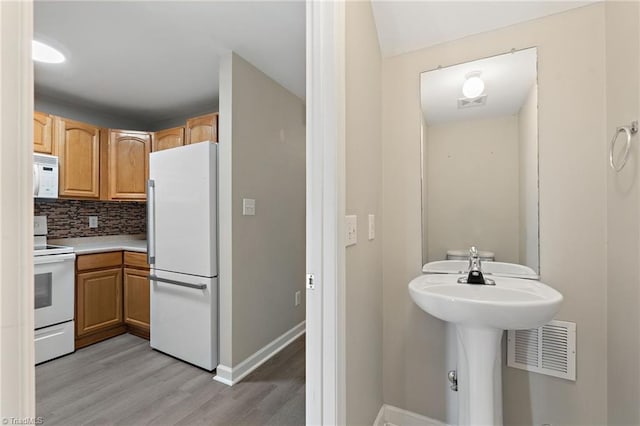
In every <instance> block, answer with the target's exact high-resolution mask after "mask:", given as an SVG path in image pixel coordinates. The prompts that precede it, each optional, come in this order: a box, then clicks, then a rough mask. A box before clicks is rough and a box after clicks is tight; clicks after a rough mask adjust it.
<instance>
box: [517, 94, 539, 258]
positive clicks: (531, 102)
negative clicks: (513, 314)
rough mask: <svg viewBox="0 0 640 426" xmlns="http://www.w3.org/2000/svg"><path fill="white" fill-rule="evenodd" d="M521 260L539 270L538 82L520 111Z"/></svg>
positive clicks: (519, 201) (519, 203) (519, 191)
mask: <svg viewBox="0 0 640 426" xmlns="http://www.w3.org/2000/svg"><path fill="white" fill-rule="evenodd" d="M518 143H519V149H518V163H519V166H518V170H519V171H520V176H519V182H518V187H519V190H518V193H519V196H518V198H519V200H518V205H519V214H520V220H519V228H520V229H519V232H520V238H519V250H518V251H519V259H520V261H519V262H518V263H520V264H523V265H527V266H529V267H530V268H533V270H535V271H537V270H538V264H539V262H538V240H539V238H538V85H537V83H536V84H534V85H533V86H531V90H529V94H528V95H527V99H526V100H525V101H524V104H523V105H522V108H520V112H519V113H518Z"/></svg>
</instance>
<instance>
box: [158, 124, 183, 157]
mask: <svg viewBox="0 0 640 426" xmlns="http://www.w3.org/2000/svg"><path fill="white" fill-rule="evenodd" d="M182 145H184V127H174V128H173V129H166V130H160V131H159V132H155V133H154V134H153V142H152V143H151V149H152V151H162V150H163V149H169V148H175V147H177V146H182Z"/></svg>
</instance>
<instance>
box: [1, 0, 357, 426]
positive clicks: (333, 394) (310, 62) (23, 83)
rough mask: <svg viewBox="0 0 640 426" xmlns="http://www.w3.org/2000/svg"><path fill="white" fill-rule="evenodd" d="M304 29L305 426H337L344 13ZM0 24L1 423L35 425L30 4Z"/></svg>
mask: <svg viewBox="0 0 640 426" xmlns="http://www.w3.org/2000/svg"><path fill="white" fill-rule="evenodd" d="M306 22H307V42H306V43H307V52H306V57H307V112H306V116H307V183H306V185H307V203H306V204H307V225H306V226H307V255H306V256H307V261H306V263H307V272H308V273H310V274H314V275H315V288H314V289H308V290H307V292H306V299H307V314H306V315H307V323H306V324H307V334H306V340H307V350H306V353H307V355H306V367H307V385H306V390H307V392H306V423H307V424H309V425H314V424H318V425H319V424H335V425H338V424H345V413H346V401H345V390H346V385H345V353H344V348H345V327H344V325H345V317H344V308H345V306H344V300H345V297H344V283H345V272H344V271H345V270H344V263H345V256H344V254H345V248H344V244H343V239H342V235H343V230H344V223H343V218H344V212H345V185H344V184H345V150H344V147H345V125H344V100H345V96H344V95H345V75H344V52H345V47H344V40H345V5H344V3H343V2H319V1H313V0H307V11H306ZM0 23H1V25H0V46H6V48H2V49H0V100H1V102H0V141H1V145H0V233H1V237H2V238H0V329H1V332H0V375H1V376H2V381H1V383H0V401H1V402H0V416H2V417H14V418H34V417H35V367H34V365H35V364H34V362H35V361H34V343H33V314H32V312H33V240H32V238H31V237H32V235H33V222H32V220H31V217H32V216H33V198H32V197H31V195H30V194H31V190H30V188H32V176H31V173H29V170H31V164H32V157H31V152H32V146H31V141H32V139H33V128H32V120H33V63H32V60H31V39H32V36H33V2H32V0H22V1H20V2H0ZM16 46H18V49H16V48H15V47H16ZM7 141H12V142H13V143H8V142H7ZM8 348H9V349H8Z"/></svg>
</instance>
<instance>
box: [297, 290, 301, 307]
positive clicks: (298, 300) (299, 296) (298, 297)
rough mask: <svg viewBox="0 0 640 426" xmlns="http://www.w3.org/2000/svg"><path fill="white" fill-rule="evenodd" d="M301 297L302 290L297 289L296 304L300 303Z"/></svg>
mask: <svg viewBox="0 0 640 426" xmlns="http://www.w3.org/2000/svg"><path fill="white" fill-rule="evenodd" d="M300 298H301V295H300V290H298V291H296V306H299V305H300Z"/></svg>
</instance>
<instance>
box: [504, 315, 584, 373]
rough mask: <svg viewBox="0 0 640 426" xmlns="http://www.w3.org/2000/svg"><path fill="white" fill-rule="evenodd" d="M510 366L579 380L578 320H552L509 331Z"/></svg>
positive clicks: (508, 359)
mask: <svg viewBox="0 0 640 426" xmlns="http://www.w3.org/2000/svg"><path fill="white" fill-rule="evenodd" d="M507 365H508V366H509V367H515V368H520V369H522V370H527V371H533V372H535V373H540V374H546V375H548V376H554V377H560V378H563V379H567V380H575V379H576V323H575V322H568V321H555V320H554V321H551V322H550V323H549V324H547V325H543V326H542V327H540V328H532V329H529V330H509V331H508V332H507Z"/></svg>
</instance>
